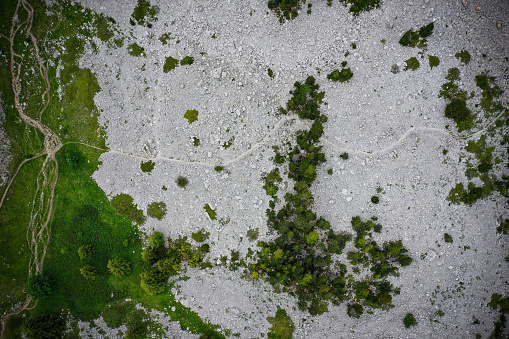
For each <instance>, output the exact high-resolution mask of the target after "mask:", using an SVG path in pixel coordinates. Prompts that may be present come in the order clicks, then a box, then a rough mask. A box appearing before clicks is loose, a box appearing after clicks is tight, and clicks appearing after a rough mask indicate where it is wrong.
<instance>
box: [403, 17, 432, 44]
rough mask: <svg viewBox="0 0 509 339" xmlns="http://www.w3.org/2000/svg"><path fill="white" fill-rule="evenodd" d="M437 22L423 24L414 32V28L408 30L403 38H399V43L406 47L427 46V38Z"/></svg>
mask: <svg viewBox="0 0 509 339" xmlns="http://www.w3.org/2000/svg"><path fill="white" fill-rule="evenodd" d="M434 27H435V24H434V23H433V22H432V23H430V24H428V25H426V26H422V27H421V28H419V30H418V31H416V32H414V31H413V30H412V29H409V30H408V31H406V32H405V33H404V34H403V36H402V37H401V39H399V43H400V45H402V46H405V47H419V48H423V47H426V44H427V40H426V38H428V37H429V36H430V35H431V34H432V33H433V28H434Z"/></svg>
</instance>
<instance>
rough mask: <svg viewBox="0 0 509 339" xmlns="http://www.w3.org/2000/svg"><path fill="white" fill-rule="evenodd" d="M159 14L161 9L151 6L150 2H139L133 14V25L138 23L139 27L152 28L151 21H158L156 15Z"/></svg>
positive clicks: (131, 20)
mask: <svg viewBox="0 0 509 339" xmlns="http://www.w3.org/2000/svg"><path fill="white" fill-rule="evenodd" d="M157 14H159V7H157V6H155V5H154V6H150V2H149V1H148V0H138V3H137V5H136V7H134V11H133V14H132V15H131V19H130V22H131V25H133V26H134V25H135V24H136V23H138V24H139V25H146V26H147V27H148V28H151V27H152V24H151V23H150V22H151V21H155V20H157V18H156V15H157Z"/></svg>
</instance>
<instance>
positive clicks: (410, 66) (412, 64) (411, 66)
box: [404, 57, 421, 71]
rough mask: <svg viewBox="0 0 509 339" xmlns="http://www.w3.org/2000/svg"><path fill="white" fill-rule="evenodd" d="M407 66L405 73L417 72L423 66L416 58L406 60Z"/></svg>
mask: <svg viewBox="0 0 509 339" xmlns="http://www.w3.org/2000/svg"><path fill="white" fill-rule="evenodd" d="M405 63H406V66H405V68H404V70H405V71H408V70H411V71H415V70H416V69H417V68H419V66H421V64H420V63H419V60H417V58H416V57H411V58H410V59H408V60H405Z"/></svg>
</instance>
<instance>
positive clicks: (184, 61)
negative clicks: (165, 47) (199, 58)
mask: <svg viewBox="0 0 509 339" xmlns="http://www.w3.org/2000/svg"><path fill="white" fill-rule="evenodd" d="M193 62H194V58H193V57H190V56H186V57H184V59H182V60H180V64H181V65H182V66H186V65H192V64H193Z"/></svg>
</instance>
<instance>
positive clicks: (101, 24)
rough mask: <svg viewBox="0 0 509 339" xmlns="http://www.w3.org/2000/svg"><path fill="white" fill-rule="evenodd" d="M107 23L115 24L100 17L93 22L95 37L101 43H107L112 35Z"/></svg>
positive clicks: (109, 19)
mask: <svg viewBox="0 0 509 339" xmlns="http://www.w3.org/2000/svg"><path fill="white" fill-rule="evenodd" d="M108 21H110V22H112V23H115V20H113V19H112V18H108V19H106V18H105V17H104V16H100V17H98V18H97V19H95V21H94V27H95V29H96V30H97V37H98V38H99V39H101V40H102V41H103V42H106V41H108V40H109V39H110V38H111V37H113V35H114V34H113V32H112V31H111V30H110V27H109V26H110V25H109V23H108Z"/></svg>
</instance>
